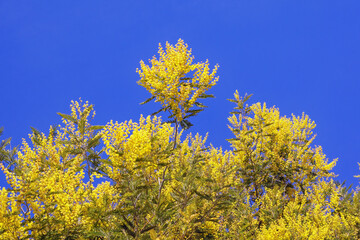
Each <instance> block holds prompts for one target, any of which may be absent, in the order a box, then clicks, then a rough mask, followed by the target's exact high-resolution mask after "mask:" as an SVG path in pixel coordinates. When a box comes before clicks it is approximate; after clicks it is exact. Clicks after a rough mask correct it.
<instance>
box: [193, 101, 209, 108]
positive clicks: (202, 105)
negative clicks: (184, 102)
mask: <svg viewBox="0 0 360 240" xmlns="http://www.w3.org/2000/svg"><path fill="white" fill-rule="evenodd" d="M194 104H195V106H197V107H201V108H205V107H207V106H205V105H204V104H202V103H199V102H195V103H194Z"/></svg>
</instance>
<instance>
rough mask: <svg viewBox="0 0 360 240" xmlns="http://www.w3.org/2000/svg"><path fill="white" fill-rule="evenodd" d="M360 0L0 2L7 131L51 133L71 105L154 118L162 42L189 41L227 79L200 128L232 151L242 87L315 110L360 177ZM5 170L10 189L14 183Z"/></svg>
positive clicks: (0, 119)
mask: <svg viewBox="0 0 360 240" xmlns="http://www.w3.org/2000/svg"><path fill="white" fill-rule="evenodd" d="M359 13H360V1H358V0H353V1H351V0H347V1H339V0H336V1H333V0H317V1H288V0H283V1H276V0H275V1H257V0H246V1H245V0H222V1H211V0H203V1H200V0H191V1H190V0H188V1H187V0H181V1H180V0H178V1H171V0H166V1H165V0H163V1H149V0H146V1H136V0H131V1H130V0H128V1H124V0H123V1H118V0H117V1H111V0H107V1H99V0H98V1H90V0H86V1H85V0H83V1H80V0H79V1H37V0H33V1H25V0H24V1H21V0H19V1H5V0H0V81H1V85H0V87H1V93H0V104H1V111H0V126H3V127H4V128H5V132H4V136H3V137H2V139H3V138H4V137H12V138H13V142H12V145H13V146H16V145H18V144H20V142H21V139H22V138H26V139H27V135H28V133H30V132H31V130H30V126H32V127H35V128H38V129H40V130H41V131H45V132H48V129H49V126H50V125H51V124H59V123H60V117H59V116H58V115H57V114H56V112H63V113H69V104H70V101H71V100H76V99H78V98H79V97H81V98H82V99H84V100H88V101H89V102H90V103H92V104H94V105H95V110H96V112H97V117H96V119H95V123H96V124H106V123H107V122H108V121H109V120H111V119H113V120H117V121H124V120H127V119H134V120H136V119H138V118H139V116H140V114H141V113H142V114H144V115H148V114H150V113H152V112H153V111H154V110H155V109H157V108H158V107H159V106H158V105H155V104H152V105H151V104H150V105H145V106H140V105H139V103H140V102H141V101H143V100H145V99H146V98H147V97H149V94H148V93H147V92H146V91H145V89H143V88H142V87H140V86H138V85H137V84H136V81H137V80H138V75H137V73H136V72H135V70H136V68H137V67H139V61H140V60H141V59H144V60H147V59H149V58H151V57H152V56H153V55H155V54H156V53H157V47H158V43H162V44H165V42H166V41H169V42H170V43H173V44H174V43H176V42H177V40H178V39H179V38H182V39H184V41H185V42H186V43H188V45H189V46H190V47H191V48H192V49H193V54H194V55H195V60H198V61H204V60H206V59H209V61H210V64H211V65H212V66H213V65H215V64H216V63H218V64H219V65H220V69H219V72H218V73H219V76H220V80H219V83H218V85H217V86H216V87H214V88H213V90H212V92H211V93H213V94H214V95H215V96H216V98H215V99H211V100H209V101H207V102H206V103H207V104H208V106H209V108H208V109H206V110H205V111H204V112H202V113H201V114H200V115H199V116H198V118H197V119H196V120H195V121H194V123H195V126H194V127H193V128H192V129H191V131H193V132H200V133H201V134H205V133H206V132H209V142H211V143H213V144H214V145H215V146H223V148H225V149H228V148H229V144H228V143H227V142H226V141H225V139H226V138H230V137H232V135H231V132H230V131H229V130H228V128H227V117H228V112H230V111H231V110H232V107H233V105H232V104H231V103H229V102H227V101H226V99H227V98H231V97H232V95H233V92H234V91H235V90H236V89H238V90H239V92H240V93H241V94H244V93H253V94H254V97H253V98H252V99H251V102H257V101H261V102H266V103H267V104H268V106H273V105H276V106H277V107H278V108H279V109H280V112H281V114H282V115H287V116H289V115H290V114H291V113H294V114H296V115H301V114H302V112H305V113H306V114H308V115H309V116H310V118H311V119H313V120H314V121H315V122H316V123H317V127H316V129H315V132H316V133H317V136H318V137H317V139H316V144H317V145H322V146H323V150H324V152H325V153H326V154H327V156H328V158H329V159H334V158H339V161H338V164H337V167H336V168H335V169H334V171H335V172H336V173H337V174H339V175H340V177H339V180H340V181H342V180H346V181H347V183H348V184H350V183H354V184H357V183H358V181H357V179H355V178H353V175H356V174H360V171H359V169H358V165H357V162H360V157H359V150H360V140H359V137H360V127H359V119H360V106H359V103H360V100H359V93H360V84H359V79H360V67H359V63H360V61H359V60H360V45H359V43H360V14H359ZM4 184H5V183H4V176H3V174H0V186H4Z"/></svg>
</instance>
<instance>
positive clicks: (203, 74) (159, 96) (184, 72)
mask: <svg viewBox="0 0 360 240" xmlns="http://www.w3.org/2000/svg"><path fill="white" fill-rule="evenodd" d="M158 53H159V59H156V57H155V56H154V57H153V58H152V59H151V60H150V64H151V66H148V65H146V64H145V63H144V62H143V61H141V62H140V66H141V69H137V72H138V73H139V75H140V80H139V81H138V84H139V85H140V86H143V87H145V88H146V90H148V91H149V92H150V93H151V94H152V96H154V97H155V98H156V101H158V102H161V104H162V105H163V107H164V108H169V110H170V111H171V114H173V115H174V117H175V118H176V120H177V121H179V122H180V121H182V120H183V118H184V116H185V114H186V113H187V112H188V111H189V109H190V108H191V107H193V106H194V104H195V102H196V101H197V99H198V98H199V97H200V96H201V95H202V94H204V93H205V92H206V91H207V90H209V89H210V88H211V87H213V86H214V85H215V84H216V82H217V81H218V77H216V76H215V75H216V71H217V69H218V65H216V66H215V68H214V69H213V70H212V72H211V73H210V68H209V63H208V61H207V60H206V62H205V63H202V62H199V63H195V64H193V63H192V62H193V60H194V57H193V56H192V55H191V49H188V46H187V45H186V44H185V43H184V41H183V40H181V39H179V41H178V43H177V44H176V45H175V46H172V45H171V44H169V43H166V50H164V49H163V48H162V46H161V44H160V45H159V52H158Z"/></svg>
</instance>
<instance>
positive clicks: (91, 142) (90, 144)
mask: <svg viewBox="0 0 360 240" xmlns="http://www.w3.org/2000/svg"><path fill="white" fill-rule="evenodd" d="M100 138H101V135H97V136H95V137H94V138H92V139H90V140H89V142H88V146H87V147H88V148H92V147H95V146H97V145H99V144H100V141H99V139H100Z"/></svg>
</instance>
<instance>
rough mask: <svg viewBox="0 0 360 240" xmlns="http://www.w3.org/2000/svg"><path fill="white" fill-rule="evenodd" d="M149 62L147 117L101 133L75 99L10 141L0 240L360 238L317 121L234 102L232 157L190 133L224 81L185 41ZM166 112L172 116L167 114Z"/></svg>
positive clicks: (355, 199) (144, 74)
mask: <svg viewBox="0 0 360 240" xmlns="http://www.w3.org/2000/svg"><path fill="white" fill-rule="evenodd" d="M158 53H159V57H158V58H156V57H153V58H152V59H151V60H150V61H149V65H147V64H146V63H145V62H143V61H141V62H140V68H139V69H137V72H138V73H139V76H140V80H139V81H138V84H139V85H140V86H143V87H145V88H146V89H147V90H148V91H149V93H150V94H151V96H150V98H148V99H147V100H146V101H145V102H143V103H147V102H149V101H151V100H155V102H159V103H160V104H161V108H160V109H159V111H157V112H155V113H154V114H153V115H152V116H140V118H139V120H138V121H133V120H129V121H125V122H120V123H119V122H116V121H110V122H109V123H107V124H105V125H103V126H94V125H92V124H91V119H92V118H93V117H94V116H95V113H94V110H93V105H90V104H89V103H88V102H83V101H81V100H79V101H75V102H72V103H71V105H70V109H71V110H70V114H61V113H59V115H60V116H61V117H62V122H63V124H62V125H61V126H58V127H56V128H55V127H50V131H49V134H45V133H41V132H39V131H38V130H36V129H33V133H32V134H30V141H29V142H27V141H25V140H23V143H22V145H21V146H20V147H19V148H13V149H10V148H9V141H10V140H4V141H3V143H2V144H1V145H0V160H1V164H0V166H1V169H2V171H3V172H4V174H5V175H6V179H7V183H8V184H9V185H10V187H9V188H2V190H1V191H0V203H1V205H0V239H154V240H155V239H358V238H360V231H359V227H360V216H359V212H360V201H359V191H358V190H357V191H353V192H349V188H345V187H344V186H343V185H340V184H338V183H336V182H335V181H334V180H333V177H334V176H335V175H334V173H333V172H331V170H332V168H333V167H334V166H335V162H336V161H335V160H334V161H329V160H328V159H327V158H326V156H325V154H324V153H323V151H322V148H321V147H320V146H314V145H313V144H312V142H313V140H314V138H315V134H314V133H313V130H314V128H315V123H314V122H313V121H312V120H310V118H309V117H308V116H307V115H305V114H303V115H302V116H294V115H293V116H291V117H286V116H282V115H281V114H280V111H279V109H277V108H275V107H270V108H269V107H267V106H266V104H265V103H263V104H261V103H255V104H252V105H247V101H248V100H249V96H247V95H246V96H244V97H240V95H239V93H238V92H237V91H236V92H235V94H234V99H231V100H230V101H231V102H234V103H235V104H236V106H235V108H234V111H233V112H231V113H230V117H229V128H230V130H231V131H232V132H233V134H234V138H232V139H228V141H229V143H230V145H231V149H228V150H224V149H221V148H216V147H214V146H213V145H211V144H208V143H207V142H206V139H207V137H206V136H200V135H199V134H191V133H186V131H187V130H188V129H189V128H190V127H191V126H192V123H191V118H192V117H195V116H196V115H197V114H198V113H200V112H201V111H203V110H204V109H205V107H206V106H205V105H203V103H201V99H203V98H208V97H212V95H211V94H209V93H208V91H209V90H210V89H211V88H212V87H213V86H215V85H216V83H217V81H218V76H217V69H218V65H215V67H214V68H213V69H211V67H210V64H209V62H208V61H207V60H206V61H205V62H197V63H194V56H193V55H192V53H191V49H189V48H188V46H187V45H186V44H185V43H184V42H183V41H182V40H181V39H180V40H179V41H178V43H177V44H176V45H174V46H173V45H171V44H169V43H166V48H165V49H164V48H163V47H162V46H161V45H160V46H159V52H158ZM162 112H165V113H167V115H166V116H167V118H168V119H167V120H166V121H164V120H162V118H161V117H160V116H159V114H160V113H162Z"/></svg>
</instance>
